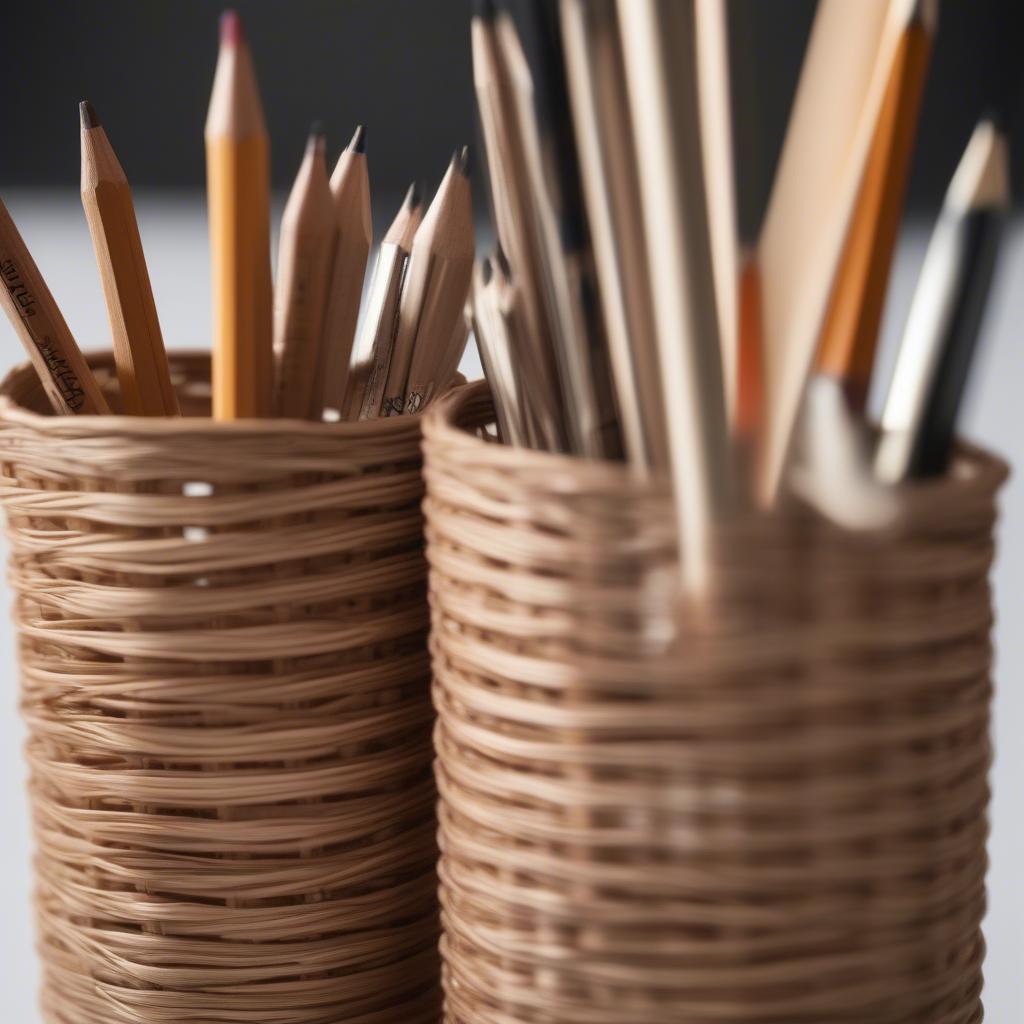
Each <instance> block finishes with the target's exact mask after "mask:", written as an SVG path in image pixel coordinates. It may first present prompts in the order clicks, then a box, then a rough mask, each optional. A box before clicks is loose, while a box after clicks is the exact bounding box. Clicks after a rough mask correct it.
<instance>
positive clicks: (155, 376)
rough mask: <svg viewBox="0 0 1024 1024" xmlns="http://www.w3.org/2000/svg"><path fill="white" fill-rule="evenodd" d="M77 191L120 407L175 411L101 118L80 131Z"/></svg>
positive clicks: (124, 189) (121, 179)
mask: <svg viewBox="0 0 1024 1024" xmlns="http://www.w3.org/2000/svg"><path fill="white" fill-rule="evenodd" d="M81 191H82V205H83V208H84V209H85V217H86V221H87V222H88V225H89V234H90V235H91V237H92V243H93V248H94V250H95V252H96V262H97V264H98V266H99V271H100V282H101V284H102V286H103V295H104V297H105V299H106V304H107V313H108V315H109V318H110V330H111V337H112V341H113V350H114V361H115V364H116V366H117V377H118V381H119V383H120V386H121V411H122V412H123V413H124V414H126V415H128V416H177V415H178V414H179V409H178V399H177V396H176V395H175V393H174V387H173V386H172V384H171V373H170V367H169V365H168V363H167V353H166V351H165V350H164V342H163V336H162V334H161V332H160V321H159V318H158V316H157V311H156V303H155V302H154V300H153V289H152V286H151V285H150V281H149V271H148V269H147V266H146V258H145V255H144V254H143V250H142V239H141V237H140V235H139V227H138V223H137V221H136V218H135V207H134V204H133V203H132V194H131V189H130V187H129V185H128V181H127V179H126V178H125V175H124V171H123V170H122V169H121V165H120V164H119V163H118V161H117V157H116V156H115V154H114V151H113V149H112V148H111V146H110V142H109V140H108V139H107V136H106V133H105V131H104V130H103V128H102V127H101V126H96V127H91V128H85V129H83V131H82V189H81Z"/></svg>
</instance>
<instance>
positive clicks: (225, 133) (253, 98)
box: [206, 36, 274, 420]
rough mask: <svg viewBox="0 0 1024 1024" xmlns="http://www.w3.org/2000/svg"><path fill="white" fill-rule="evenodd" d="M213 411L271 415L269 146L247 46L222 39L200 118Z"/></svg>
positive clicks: (226, 416) (217, 413)
mask: <svg viewBox="0 0 1024 1024" xmlns="http://www.w3.org/2000/svg"><path fill="white" fill-rule="evenodd" d="M206 178H207V198H208V207H209V219H210V258H211V264H212V273H213V278H212V298H213V313H214V317H213V323H214V328H213V330H214V345H213V414H214V417H215V418H217V419H227V420H231V419H239V418H245V417H263V416H269V415H271V412H272V408H273V401H272V399H273V375H274V352H273V325H272V320H273V289H272V284H271V274H270V144H269V140H268V137H267V132H266V124H265V122H264V120H263V111H262V107H261V105H260V99H259V92H258V89H257V85H256V76H255V72H254V70H253V67H252V57H251V54H250V53H249V48H248V45H247V44H246V43H245V42H244V40H241V39H239V38H237V36H236V37H234V38H228V39H222V44H221V49H220V54H219V56H218V60H217V71H216V74H215V76H214V84H213V90H212V92H211V97H210V110H209V114H208V116H207V121H206Z"/></svg>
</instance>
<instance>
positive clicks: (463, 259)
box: [382, 149, 474, 416]
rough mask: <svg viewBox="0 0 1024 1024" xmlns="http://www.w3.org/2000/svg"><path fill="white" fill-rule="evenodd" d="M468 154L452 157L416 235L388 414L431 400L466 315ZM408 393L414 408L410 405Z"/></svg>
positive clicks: (469, 227) (471, 244) (390, 370)
mask: <svg viewBox="0 0 1024 1024" xmlns="http://www.w3.org/2000/svg"><path fill="white" fill-rule="evenodd" d="M467 160H468V154H467V151H466V150H465V149H463V150H462V151H461V152H458V153H456V154H455V155H454V156H453V157H452V160H451V163H450V164H449V165H448V170H447V171H446V172H445V176H444V179H443V180H442V181H441V185H440V187H439V188H438V190H437V194H436V195H435V196H434V200H433V202H432V203H431V204H430V207H429V209H428V210H427V212H426V214H424V217H423V223H422V224H421V225H420V227H419V230H418V231H417V232H416V238H415V239H414V240H413V244H412V251H411V252H410V254H409V265H408V268H407V270H406V275H405V283H404V284H403V286H402V298H401V301H400V302H399V307H398V330H397V332H396V334H395V344H394V350H393V352H392V354H391V365H390V367H389V368H388V380H387V384H386V386H385V388H384V401H383V405H382V411H383V414H384V415H385V416H396V415H400V414H401V413H402V412H405V411H410V412H415V411H416V410H417V409H419V408H420V407H421V406H422V405H424V404H426V402H428V401H429V400H430V397H431V396H432V394H433V391H434V390H435V389H436V387H437V385H438V383H439V382H438V381H437V380H436V379H435V378H436V373H437V369H438V362H439V360H441V359H442V358H443V356H444V352H445V349H446V348H447V346H448V344H449V342H450V341H451V338H452V333H453V331H454V330H455V325H456V323H457V322H458V319H459V317H461V316H462V310H463V307H464V305H465V303H466V295H467V294H468V292H469V282H470V277H471V276H472V273H473V255H474V242H473V209H472V203H471V200H470V194H469V179H468V177H467ZM440 383H445V382H444V381H442V382H440ZM407 396H408V398H409V399H410V402H411V404H412V405H413V406H414V408H410V409H407V408H406V398H407Z"/></svg>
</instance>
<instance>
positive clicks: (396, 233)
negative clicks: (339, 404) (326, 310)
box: [359, 184, 423, 420]
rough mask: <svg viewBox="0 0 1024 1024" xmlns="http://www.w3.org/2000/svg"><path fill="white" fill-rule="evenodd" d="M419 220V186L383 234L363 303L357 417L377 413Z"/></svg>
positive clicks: (408, 193)
mask: <svg viewBox="0 0 1024 1024" xmlns="http://www.w3.org/2000/svg"><path fill="white" fill-rule="evenodd" d="M422 220H423V198H422V196H421V194H420V190H419V187H418V186H417V185H415V184H413V185H410V186H409V191H408V192H407V193H406V195H405V199H404V201H403V202H402V206H401V208H400V209H399V211H398V214H397V216H396V217H395V219H394V220H393V221H392V222H391V226H390V227H389V228H388V230H387V231H386V232H385V234H384V238H383V240H382V241H381V243H380V251H379V252H378V253H377V263H376V265H375V266H374V268H373V280H372V281H371V282H370V294H369V297H368V298H367V302H366V316H365V318H364V320H363V332H362V337H361V338H360V346H359V347H360V350H361V352H360V354H361V355H363V356H365V357H366V358H367V359H368V360H369V364H370V369H369V374H368V375H367V378H366V385H365V388H364V390H363V396H362V400H361V402H360V406H359V418H360V419H363V420H366V419H375V418H376V417H377V416H378V415H379V414H380V406H381V400H382V399H383V397H384V387H385V385H386V384H387V381H388V370H389V369H390V367H391V352H392V349H393V347H394V343H395V331H396V330H397V329H398V303H399V299H400V297H401V289H402V280H403V277H404V274H405V268H406V262H407V261H408V258H409V252H410V250H411V249H412V243H413V239H414V238H415V237H416V232H417V231H418V230H419V226H420V223H421V222H422Z"/></svg>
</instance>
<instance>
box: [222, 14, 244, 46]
mask: <svg viewBox="0 0 1024 1024" xmlns="http://www.w3.org/2000/svg"><path fill="white" fill-rule="evenodd" d="M244 42H245V29H244V28H243V27H242V19H241V18H240V17H239V16H238V11H231V10H228V11H225V12H224V13H223V14H222V15H221V16H220V43H221V46H239V45H240V44H241V43H244Z"/></svg>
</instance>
